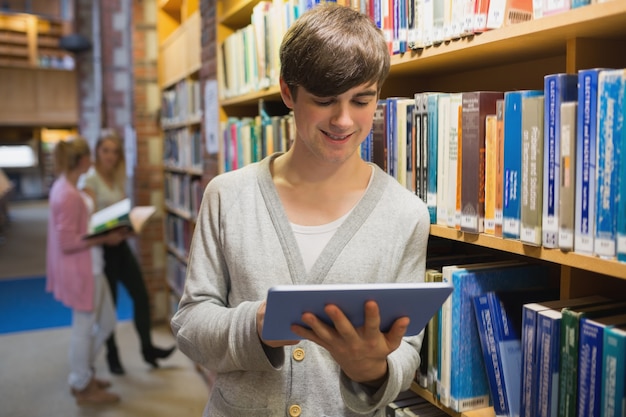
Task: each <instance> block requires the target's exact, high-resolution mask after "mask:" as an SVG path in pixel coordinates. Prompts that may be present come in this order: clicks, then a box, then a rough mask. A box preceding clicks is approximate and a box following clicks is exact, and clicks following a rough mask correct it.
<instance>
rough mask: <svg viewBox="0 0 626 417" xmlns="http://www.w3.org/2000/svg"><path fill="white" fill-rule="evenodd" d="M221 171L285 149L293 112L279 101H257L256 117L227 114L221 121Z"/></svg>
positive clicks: (291, 135)
mask: <svg viewBox="0 0 626 417" xmlns="http://www.w3.org/2000/svg"><path fill="white" fill-rule="evenodd" d="M221 132H222V140H223V147H222V149H223V150H224V151H223V156H224V158H223V167H222V168H223V171H224V172H226V171H231V170H234V169H238V168H241V167H242V166H245V165H248V164H250V163H252V162H258V161H260V160H261V159H263V158H264V157H266V156H268V155H271V154H272V153H274V152H286V151H287V150H288V149H289V147H290V146H291V143H292V142H293V140H294V135H295V127H294V120H293V114H292V113H291V112H289V111H288V109H287V108H286V107H284V105H282V103H271V102H264V101H263V100H261V101H260V102H259V115H258V116H256V117H244V118H229V119H227V120H226V121H224V122H222V123H221Z"/></svg>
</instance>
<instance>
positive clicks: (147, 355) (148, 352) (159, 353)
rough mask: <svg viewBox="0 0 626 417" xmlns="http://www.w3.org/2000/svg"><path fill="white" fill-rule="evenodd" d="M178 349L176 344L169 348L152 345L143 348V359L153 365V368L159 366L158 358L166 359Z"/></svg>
mask: <svg viewBox="0 0 626 417" xmlns="http://www.w3.org/2000/svg"><path fill="white" fill-rule="evenodd" d="M174 350H176V346H172V347H171V348H169V349H161V348H158V347H154V346H153V347H151V348H149V349H143V350H142V351H141V353H142V354H143V360H144V361H146V362H147V363H149V364H150V365H152V367H153V368H158V367H159V364H158V362H157V359H165V358H167V357H168V356H170V355H171V354H172V353H174Z"/></svg>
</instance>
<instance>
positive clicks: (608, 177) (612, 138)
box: [593, 69, 626, 258]
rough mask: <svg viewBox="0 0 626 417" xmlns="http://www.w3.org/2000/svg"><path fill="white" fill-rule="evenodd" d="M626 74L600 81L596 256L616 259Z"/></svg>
mask: <svg viewBox="0 0 626 417" xmlns="http://www.w3.org/2000/svg"><path fill="white" fill-rule="evenodd" d="M625 79H626V70H623V69H619V70H606V71H602V72H600V75H599V77H598V118H599V119H598V142H597V147H596V149H597V155H596V157H597V165H596V169H597V176H596V219H595V220H596V221H595V235H594V245H593V248H594V253H595V254H596V255H598V256H601V257H606V258H613V257H615V256H616V254H617V250H616V243H617V212H616V210H617V198H618V194H617V187H618V186H619V162H620V161H619V152H620V144H621V140H622V126H623V122H624V114H623V113H624V110H623V103H624V80H625Z"/></svg>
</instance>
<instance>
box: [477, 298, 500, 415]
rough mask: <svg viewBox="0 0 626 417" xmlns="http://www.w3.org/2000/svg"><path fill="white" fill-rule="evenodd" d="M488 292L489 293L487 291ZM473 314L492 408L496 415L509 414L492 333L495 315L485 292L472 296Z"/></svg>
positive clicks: (498, 357)
mask: <svg viewBox="0 0 626 417" xmlns="http://www.w3.org/2000/svg"><path fill="white" fill-rule="evenodd" d="M488 294H490V293H488ZM473 301H474V314H475V316H476V325H477V329H478V336H479V339H480V346H481V348H482V353H483V360H484V361H485V373H486V375H487V382H488V383H489V390H490V393H491V400H492V403H493V410H494V412H495V414H496V416H498V417H504V416H509V407H508V400H507V393H506V392H505V388H504V376H503V374H502V359H501V358H500V356H499V355H498V352H497V351H496V338H495V335H494V328H493V327H494V321H495V320H496V318H495V317H493V315H492V314H491V310H490V309H489V299H488V297H487V294H481V295H479V296H477V297H474V300H473Z"/></svg>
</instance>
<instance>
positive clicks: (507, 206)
mask: <svg viewBox="0 0 626 417" xmlns="http://www.w3.org/2000/svg"><path fill="white" fill-rule="evenodd" d="M625 74H626V72H625V70H623V69H599V68H596V69H586V70H580V71H579V72H578V74H564V73H563V74H549V75H547V76H545V79H544V89H543V90H524V91H506V92H495V91H470V92H463V93H443V92H430V93H429V92H424V93H416V94H414V96H413V97H390V98H387V99H383V100H380V101H379V103H378V109H377V111H376V113H375V116H374V124H373V128H372V132H371V134H370V136H369V138H368V139H367V140H366V141H365V142H364V143H363V145H362V148H361V151H362V156H363V158H364V159H366V160H370V161H372V162H375V163H376V164H378V165H379V166H381V167H382V168H383V169H385V170H386V171H387V172H388V173H389V174H390V175H392V176H393V177H395V178H396V179H397V180H398V181H399V182H400V183H401V184H403V185H405V186H406V187H407V188H409V189H410V190H411V191H414V192H415V193H416V194H417V195H418V196H420V197H421V198H422V199H424V201H425V202H426V203H427V206H428V208H429V212H430V215H431V223H433V224H439V225H443V226H448V227H453V228H456V229H459V230H461V231H464V232H469V233H486V234H492V235H495V236H499V237H503V238H508V239H516V240H520V241H522V242H524V243H526V244H531V245H536V246H544V247H547V248H560V249H563V250H575V251H576V252H579V253H585V254H594V255H598V256H601V257H605V258H610V259H615V258H617V259H619V260H621V261H626V199H624V198H621V199H620V195H626V180H621V179H622V178H626V163H624V162H623V160H624V158H625V157H624V155H626V152H624V151H623V149H624V147H625V146H626V140H625V139H624V136H626V129H623V128H622V126H623V117H624V107H625V103H624V100H623V97H624V91H625V89H626V82H625Z"/></svg>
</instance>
